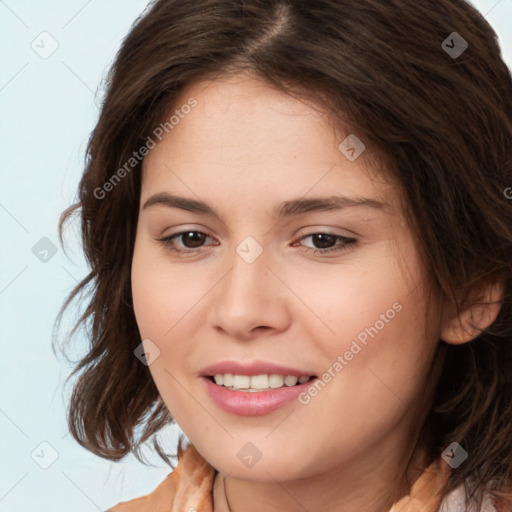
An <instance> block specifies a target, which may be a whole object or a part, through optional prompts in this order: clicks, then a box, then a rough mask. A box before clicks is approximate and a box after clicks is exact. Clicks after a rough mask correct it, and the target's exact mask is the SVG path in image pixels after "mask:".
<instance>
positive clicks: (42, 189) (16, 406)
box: [0, 0, 512, 512]
mask: <svg viewBox="0 0 512 512" xmlns="http://www.w3.org/2000/svg"><path fill="white" fill-rule="evenodd" d="M146 4H147V2H146V0H108V1H99V0H89V1H85V0H72V1H69V0H68V1H66V2H65V1H63V0H61V1H59V0H47V1H40V2H36V1H35V0H25V1H24V0H6V1H1V0H0V30H1V32H0V33H1V38H2V43H1V48H2V50H1V60H0V108H1V116H0V144H1V155H2V156H1V164H0V165H1V167H0V169H1V173H2V176H1V190H0V223H1V224H0V225H1V230H2V231H1V234H2V240H3V244H2V251H1V253H0V254H1V273H0V315H1V317H0V322H1V323H0V325H1V331H0V334H1V340H2V348H3V353H4V357H2V358H0V379H1V380H0V382H1V388H0V449H1V452H0V453H1V466H0V511H1V512H33V511H36V510H37V511H40V512H44V511H51V512H61V511H62V512H69V511H70V510H73V511H74V512H95V511H97V510H102V511H104V510H106V509H107V508H108V507H110V506H112V505H114V504H116V503H118V502H119V501H125V500H128V499H131V498H133V497H136V496H140V495H142V494H146V493H147V492H150V491H151V490H153V489H154V488H155V487H156V485H157V484H158V483H159V482H160V481H161V480H163V478H164V477H165V476H166V475H167V474H168V473H169V471H170V470H169V468H168V467H167V466H165V465H164V463H163V462H162V461H161V460H160V459H159V458H158V457H157V456H154V455H152V454H151V452H150V450H149V447H148V450H146V453H147V455H148V459H149V460H150V461H151V462H153V463H154V464H155V467H146V466H144V465H142V464H140V463H139V462H138V461H137V460H136V459H135V458H134V457H132V456H130V457H127V458H126V459H125V460H124V461H122V462H120V463H113V462H109V461H106V460H103V459H101V458H99V457H96V456H94V455H92V454H91V453H89V452H88V451H86V450H85V449H83V448H81V447H80V446H79V445H78V444H77V443H76V442H75V441H74V440H73V439H72V437H71V436H70V435H69V433H67V426H66V418H65V404H66V397H67V392H68V391H69V387H68V388H66V389H64V388H63V381H64V378H65V377H66V376H67V375H68V374H69V372H70V368H69V367H68V366H66V365H65V364H64V362H62V361H58V360H57V359H56V358H55V356H54V354H53V352H52V350H51V334H52V327H53V323H54V320H55V317H56V314H57V312H58V309H59V308H60V306H61V304H62V303H63V301H64V299H65V297H66V296H67V294H68V293H69V291H70V290H71V288H72V287H73V286H74V285H75V284H76V283H77V282H78V281H79V280H80V279H82V278H83V277H84V276H85V275H86V274H87V268H86V266H85V262H84V259H83V256H82V255H81V251H80V246H79V242H78V238H77V233H78V230H77V227H78V226H77V224H78V223H77V222H73V223H71V224H70V225H69V228H68V229H67V230H66V231H65V235H66V237H65V241H66V244H67V245H66V251H67V255H66V254H64V253H63V252H62V249H61V247H60V245H59V243H58V238H57V222H58V218H59V215H60V213H61V212H62V211H63V210H64V209H65V208H66V207H67V206H69V205H70V204H71V203H73V202H75V199H76V197H75V194H76V190H77V186H78V181H79V179H80V176H81V173H82V170H83V161H84V151H85V146H86V143H87V140H88V137H89V134H90V132H91V131H92V129H93V127H94V124H95V122H96V120H97V116H98V106H99V105H100V101H101V98H102V89H101V88H100V87H99V86H100V84H101V81H102V79H103V78H104V76H105V73H106V71H107V69H108V67H109V65H110V64H111V62H112V60H113V58H114V56H115V53H116V52H117V50H118V48H119V46H120V43H121V41H122V39H123V37H124V36H125V35H126V33H127V32H128V30H129V28H130V26H131V24H132V22H133V21H135V19H136V18H137V17H138V16H139V14H140V13H142V11H143V10H144V8H145V7H146ZM474 4H475V5H476V7H477V8H478V9H479V10H480V11H481V12H482V13H483V14H484V15H485V16H486V18H487V19H488V20H489V22H490V23H491V25H492V26H493V27H494V28H495V30H496V31H497V32H498V35H499V37H500V41H501V45H502V49H503V52H504V56H505V60H506V62H507V64H508V65H509V66H510V67H512V28H511V27H512V0H500V1H498V0H478V1H475V2H474ZM44 31H46V32H48V33H49V34H51V37H53V38H54V39H55V40H56V41H57V43H58V49H57V50H56V51H55V53H53V54H52V55H51V56H50V57H49V58H47V59H42V58H41V57H40V56H39V55H38V54H37V53H36V52H35V51H34V50H33V49H32V47H31V44H32V41H33V40H34V39H36V38H37V37H38V36H39V34H41V32H44ZM44 37H48V36H44ZM39 40H40V39H36V43H37V41H39ZM50 44H51V40H50V39H47V40H46V43H45V47H46V48H49V47H50V46H49V45H50ZM483 136H484V134H483ZM43 237H47V238H49V239H50V240H51V241H52V242H53V243H54V244H55V245H56V246H57V247H58V252H57V254H56V255H55V256H54V257H52V258H51V259H50V260H49V261H47V262H46V263H43V262H41V261H40V260H39V259H37V258H36V257H35V255H34V254H33V253H32V247H33V246H34V245H35V244H36V243H37V242H38V241H39V240H40V239H41V238H43ZM66 318H67V319H68V320H69V321H71V320H73V318H71V317H70V315H69V314H68V315H67V316H66ZM65 331H66V325H64V326H63V330H62V332H65ZM79 341H80V338H77V339H75V343H77V342H79ZM84 343H85V340H84ZM177 432H178V430H177V428H176V427H172V428H170V429H168V431H166V432H164V433H163V434H162V436H161V437H162V439H164V440H165V441H166V447H167V448H168V449H170V450H171V451H173V450H174V449H175V442H176V439H177ZM41 442H47V443H50V445H51V446H52V447H53V449H55V450H56V452H57V453H58V458H57V459H56V460H55V462H54V463H53V464H52V465H51V466H50V467H49V468H48V469H42V468H41V467H40V466H39V465H38V464H36V462H35V461H34V460H33V459H32V458H31V453H32V452H33V451H34V450H36V449H37V450H36V454H35V455H34V458H35V459H36V460H39V461H40V462H41V461H42V462H44V461H45V460H46V461H48V460H49V456H50V455H51V449H49V448H48V447H44V446H43V447H42V448H41V447H39V445H40V443H41ZM38 447H39V448H38ZM37 454H39V456H38V455H37Z"/></svg>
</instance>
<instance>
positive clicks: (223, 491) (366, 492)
mask: <svg viewBox="0 0 512 512" xmlns="http://www.w3.org/2000/svg"><path fill="white" fill-rule="evenodd" d="M375 455H376V456H374V457H373V459H372V460H371V461H369V462H370V463H369V464H365V465H363V464H360V463H357V462H356V461H351V462H350V463H347V464H346V465H345V467H344V468H342V467H338V468H332V469H331V470H330V471H326V472H325V473H322V474H318V475H314V476H312V477H309V478H307V479H305V478H301V479H297V480H288V481H282V482H279V481H277V480H275V479H271V480H270V481H266V482H253V481H247V480H237V479H234V478H232V477H229V478H225V477H224V476H223V475H220V474H219V475H218V478H217V479H216V488H215V489H214V503H215V508H214V512H242V511H243V512H274V511H275V510H280V511H282V512H297V511H298V510H307V511H308V512H315V511H323V510H336V511H337V512H359V511H360V510H365V512H389V511H390V509H391V507H392V506H393V503H394V502H395V501H398V500H399V499H400V498H402V497H403V496H406V495H408V493H409V490H410V487H411V485H412V484H413V483H414V482H415V481H416V480H417V479H418V478H419V477H420V476H421V474H422V473H423V470H424V468H425V467H426V465H427V462H428V461H427V459H426V455H425V452H424V450H417V451H416V452H415V453H414V455H413V456H412V457H410V459H411V460H410V464H409V465H408V467H407V468H406V469H405V470H403V471H402V472H400V471H399V469H398V468H400V467H401V466H403V460H404V459H401V460H400V457H396V456H393V454H387V455H385V454H380V455H378V454H375ZM393 475H397V476H394V477H393ZM388 477H389V478H388Z"/></svg>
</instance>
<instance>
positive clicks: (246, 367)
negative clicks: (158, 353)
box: [200, 361, 314, 378]
mask: <svg viewBox="0 0 512 512" xmlns="http://www.w3.org/2000/svg"><path fill="white" fill-rule="evenodd" d="M218 373H232V374H234V375H250V376H252V375H263V374H267V375H270V374H272V373H276V374H279V375H284V376H286V375H294V376H295V377H297V378H298V377H303V376H306V377H310V376H313V375H314V373H313V372H311V371H309V370H298V369H297V368H289V367H287V366H283V365H280V364H274V363H270V362H266V361H248V362H245V363H242V362H240V361H220V362H218V363H214V364H211V365H209V366H207V367H206V368H203V369H202V371H201V374H200V375H202V376H212V375H216V374H218Z"/></svg>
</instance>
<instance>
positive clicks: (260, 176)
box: [132, 75, 439, 481]
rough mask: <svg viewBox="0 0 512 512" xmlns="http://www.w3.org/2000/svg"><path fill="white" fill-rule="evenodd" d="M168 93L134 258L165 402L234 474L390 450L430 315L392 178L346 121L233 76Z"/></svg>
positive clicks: (347, 461) (396, 442) (394, 452)
mask: <svg viewBox="0 0 512 512" xmlns="http://www.w3.org/2000/svg"><path fill="white" fill-rule="evenodd" d="M192 98H193V99H194V100H196V101H197V104H196V103H195V102H194V101H193V100H192ZM192 104H193V105H195V106H194V107H193V108H187V107H184V108H182V107H183V106H184V105H192ZM176 108H177V109H178V112H177V113H176V114H175V115H176V116H177V117H176V118H175V119H174V123H173V125H172V129H171V128H169V127H170V126H171V125H170V124H169V125H167V131H168V133H165V131H164V137H163V138H162V140H161V142H160V143H159V144H158V145H157V146H156V147H155V148H154V149H151V150H150V152H149V154H148V155H147V156H146V158H145V161H144V170H143V181H142V191H141V208H140V212H139V221H138V227H137V237H136V243H135V251H134V256H133V267H132V290H133V302H134V308H135V315H136V319H137V323H138V326H139V329H140V334H141V337H142V339H144V340H145V341H144V349H145V350H146V353H148V354H149V356H148V360H149V362H150V365H149V368H150V371H151V374H152V376H153V378H154V381H155V383H156V385H157V387H158V390H159V392H160V394H161V396H162V399H163V400H164V402H165V404H166V405H167V407H168V409H169V410H170V412H171V414H172V415H173V417H174V418H175V419H176V421H177V422H178V424H179V426H180V427H181V429H182V430H183V431H184V433H185V434H186V436H187V437H188V438H189V440H190V441H191V442H192V443H193V444H194V445H195V446H196V447H197V449H198V450H199V451H200V453H201V454H202V455H203V456H204V457H205V458H206V459H207V460H208V461H209V462H210V463H211V464H212V465H213V466H214V467H216V468H217V469H218V470H220V471H221V472H222V473H224V474H228V473H229V474H230V475H231V476H232V477H234V478H240V479H246V480H259V481H264V480H272V479H273V478H274V479H277V480H290V479H293V478H297V479H298V478H308V477H312V476H314V475H318V474H320V473H321V472H323V471H327V470H331V471H332V470H334V469H336V468H337V469H338V470H340V471H343V470H348V468H350V469H351V471H352V473H353V474H357V472H358V471H361V472H367V471H370V470H374V469H375V468H376V467H379V464H380V463H382V462H383V461H386V462H387V463H388V464H389V463H390V461H396V463H397V464H403V463H404V461H405V460H406V459H405V458H404V457H405V455H404V454H406V453H410V450H411V448H412V445H411V444H410V443H407V442H406V440H405V439H406V436H408V435H409V434H410V432H411V429H412V430H413V431H414V429H415V428H417V426H418V425H417V423H418V422H419V421H421V415H422V414H423V412H424V408H425V399H426V396H425V386H426V382H427V380H428V378H429V370H430V366H431V363H432V360H433V356H434V353H435V349H436V346H437V341H438V338H437V335H438V327H439V326H438V322H437V320H436V319H435V318H434V319H433V320H432V321H430V322H426V319H427V318H431V315H432V311H430V310H429V309H428V307H427V304H426V295H427V292H428V290H427V289H426V282H427V281H426V279H425V275H424V273H423V270H422V266H421V262H420V258H419V254H418V252H417V249H416V246H415V243H414V242H413V238H412V234H411V232H410V231H409V228H408V227H407V225H406V222H405V219H404V215H403V212H402V210H401V209H400V206H399V205H400V201H399V199H400V196H399V192H398V188H397V187H396V186H393V185H390V184H389V183H386V182H385V181H384V179H383V178H382V176H380V177H379V174H377V172H378V171H379V170H378V169H377V170H376V171H377V172H375V173H374V175H373V176H372V174H371V169H370V167H369V164H368V161H367V158H368V155H369V149H366V150H365V151H363V153H362V154H360V156H359V157H358V153H360V151H361V149H362V146H361V145H360V144H359V143H358V142H357V140H355V139H354V138H353V136H351V137H350V138H349V139H348V141H346V142H345V143H344V144H342V143H343V142H344V140H345V139H346V138H347V136H349V135H350V132H347V133H344V134H340V133H338V132H337V130H334V129H333V128H332V127H331V126H330V125H329V124H328V123H327V122H326V118H325V117H324V115H323V114H322V113H320V112H319V111H318V110H315V109H314V108H312V107H310V106H308V105H306V104H305V103H303V102H300V101H299V100H297V99H294V98H292V97H290V96H287V95H285V94H283V93H281V92H278V91H277V90H274V89H272V88H270V87H269V86H267V85H264V84H263V83H261V82H259V81H256V80H254V79H252V78H250V77H249V76H241V75H240V76H237V77H236V78H230V79H224V80H217V81H211V82H202V83H196V84H195V85H193V86H191V87H189V88H188V89H187V90H185V91H184V92H183V94H182V97H181V100H180V101H179V102H178V104H177V107H176ZM170 115H171V114H169V116H170ZM176 119H179V120H178V122H176ZM354 141H355V142H354ZM362 142H363V143H364V140H363V141H362ZM340 144H342V145H341V148H340ZM351 147H352V148H353V150H351V149H350V148H351ZM367 166H368V167H367ZM166 195H167V196H166ZM178 198H179V199H178ZM343 198H346V199H343ZM148 201H149V203H148ZM171 237H173V238H172V239H170V240H168V241H167V242H166V245H163V244H162V243H160V242H159V239H162V238H168V239H169V238H171ZM173 249H175V250H177V251H182V252H173ZM427 315H428V317H427ZM432 316H435V315H432ZM425 324H427V325H428V326H429V327H428V331H426V330H425ZM229 363H235V365H239V366H238V367H236V366H235V367H230V366H229ZM141 364H142V363H141ZM217 364H218V365H220V366H219V367H218V368H209V367H211V366H212V365H217ZM265 365H267V366H265ZM269 365H277V367H274V368H273V367H272V366H269ZM283 367H284V368H283ZM213 374H221V375H226V374H231V375H237V377H233V378H231V377H229V375H228V376H227V377H225V376H224V377H223V379H224V380H223V381H220V380H219V382H224V383H225V384H228V385H235V386H237V387H238V388H239V389H245V388H247V387H248V386H253V387H254V388H267V389H268V386H270V390H267V391H261V390H256V391H236V390H230V389H228V388H227V387H226V386H225V385H222V386H221V385H218V384H215V383H214V382H212V379H211V378H210V377H209V376H211V375H213ZM270 375H273V376H272V377H269V376H270ZM276 375H277V376H279V375H280V376H281V378H280V377H276ZM251 376H253V377H256V378H255V379H251V378H250V377H251ZM287 376H290V377H291V378H290V377H288V378H287V379H286V381H285V382H284V387H280V386H282V385H283V378H284V377H287ZM313 376H314V377H316V378H314V379H312V380H309V381H308V382H304V383H302V384H300V385H299V386H297V385H295V386H292V385H291V384H294V382H295V380H296V379H294V378H293V377H296V378H298V377H313ZM303 380H304V379H301V381H303ZM274 386H275V387H274ZM365 474H366V473H365Z"/></svg>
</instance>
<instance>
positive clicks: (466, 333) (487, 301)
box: [439, 282, 504, 345]
mask: <svg viewBox="0 0 512 512" xmlns="http://www.w3.org/2000/svg"><path fill="white" fill-rule="evenodd" d="M472 295H473V296H476V300H473V302H469V304H470V305H469V306H468V307H467V308H466V309H464V310H463V311H460V315H457V312H456V308H455V305H454V304H450V305H446V306H445V309H444V311H443V313H442V317H443V319H442V323H441V332H440V336H439V337H440V339H441V340H443V341H445V342H446V343H450V344H452V345H461V344H462V343H467V342H468V341H471V340H473V339H475V338H476V337H478V336H479V335H480V334H481V333H482V332H483V331H484V330H485V329H487V328H488V327H489V326H490V325H492V323H493V322H494V321H495V320H496V318H497V317H498V314H499V312H500V309H501V301H502V300H503V295H504V284H503V282H493V283H490V284H487V285H486V287H485V290H484V292H483V293H480V294H479V295H480V299H479V298H478V294H472ZM466 303H468V302H466Z"/></svg>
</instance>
